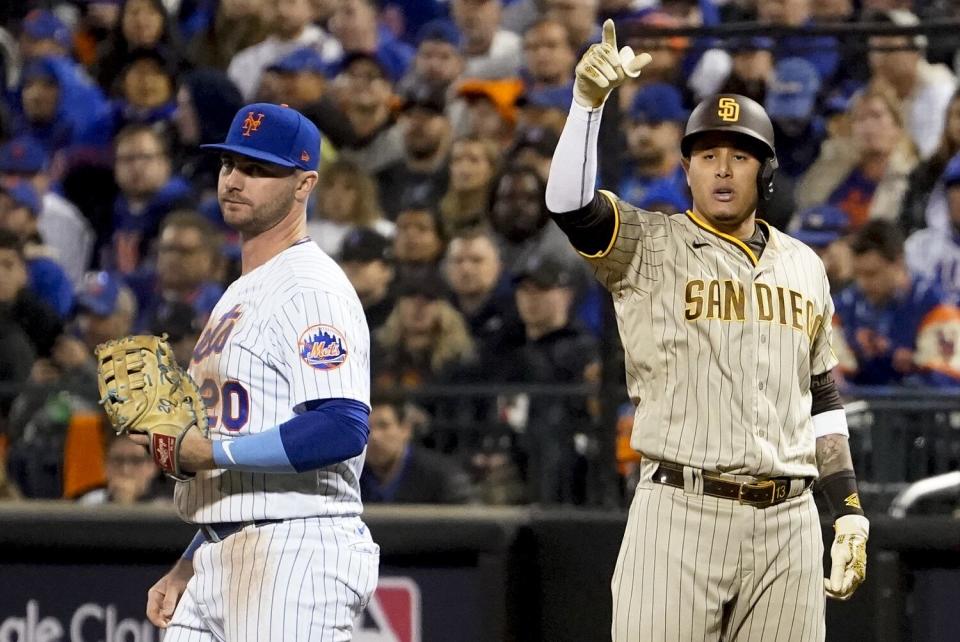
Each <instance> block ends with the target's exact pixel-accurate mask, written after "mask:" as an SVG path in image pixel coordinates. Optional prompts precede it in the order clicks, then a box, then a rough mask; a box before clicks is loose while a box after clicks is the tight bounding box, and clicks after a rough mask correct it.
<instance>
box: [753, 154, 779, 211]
mask: <svg viewBox="0 0 960 642" xmlns="http://www.w3.org/2000/svg"><path fill="white" fill-rule="evenodd" d="M779 166H780V164H779V163H778V162H777V157H776V156H769V157H767V158H766V159H765V160H764V161H763V164H762V165H760V172H759V173H758V174H757V193H758V194H760V198H761V199H763V200H765V201H769V200H770V199H771V198H773V181H774V176H775V175H776V173H777V167H779Z"/></svg>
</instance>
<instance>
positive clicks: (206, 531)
mask: <svg viewBox="0 0 960 642" xmlns="http://www.w3.org/2000/svg"><path fill="white" fill-rule="evenodd" d="M282 521H284V520H282V519H257V520H254V521H252V522H215V523H213V524H198V526H199V527H200V532H201V533H203V536H204V538H206V540H207V541H208V542H210V543H212V544H216V543H217V542H222V541H223V540H225V539H227V538H228V537H230V536H231V535H233V534H234V533H236V532H237V531H240V530H243V529H244V528H246V527H247V526H258V527H259V526H266V525H267V524H279V523H280V522H282Z"/></svg>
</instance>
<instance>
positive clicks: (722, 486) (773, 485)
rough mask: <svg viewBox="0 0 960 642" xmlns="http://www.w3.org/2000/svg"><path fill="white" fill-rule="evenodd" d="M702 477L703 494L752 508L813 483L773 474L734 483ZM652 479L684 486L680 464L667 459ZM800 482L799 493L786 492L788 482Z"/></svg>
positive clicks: (783, 498) (771, 503)
mask: <svg viewBox="0 0 960 642" xmlns="http://www.w3.org/2000/svg"><path fill="white" fill-rule="evenodd" d="M701 477H702V479H703V494H704V495H709V496H710V497H720V498H721V499H732V500H736V501H738V502H740V503H741V504H747V505H749V506H754V507H756V508H769V507H770V506H775V505H777V504H779V503H781V502H783V501H786V500H787V499H789V498H790V497H796V496H797V495H799V494H800V492H802V491H804V490H806V489H808V488H810V486H811V485H813V478H812V477H774V478H773V479H764V480H759V481H754V482H735V481H730V480H728V479H722V478H721V477H718V476H717V475H716V474H715V473H709V472H701ZM653 481H654V482H656V483H658V484H664V485H666V486H673V487H674V488H685V486H686V484H685V483H684V478H683V466H681V465H679V464H673V463H670V462H664V461H661V462H658V464H657V469H656V470H655V471H654V472H653ZM794 481H801V482H803V486H802V488H801V489H800V492H795V493H794V494H792V495H791V494H790V489H791V486H792V482H794Z"/></svg>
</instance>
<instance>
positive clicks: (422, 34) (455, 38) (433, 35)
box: [416, 18, 460, 49]
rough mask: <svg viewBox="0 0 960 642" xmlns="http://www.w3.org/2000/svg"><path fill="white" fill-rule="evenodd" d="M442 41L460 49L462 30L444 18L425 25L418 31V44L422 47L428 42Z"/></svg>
mask: <svg viewBox="0 0 960 642" xmlns="http://www.w3.org/2000/svg"><path fill="white" fill-rule="evenodd" d="M431 40H433V41H440V42H445V43H447V44H449V45H453V46H454V47H456V48H457V49H459V48H460V30H459V29H457V25H455V24H453V23H452V22H451V21H449V20H446V19H444V18H437V19H436V20H431V21H430V22H428V23H426V24H424V25H423V26H422V27H420V29H419V30H418V31H417V37H416V43H417V45H418V46H419V45H421V44H423V43H424V42H427V41H431Z"/></svg>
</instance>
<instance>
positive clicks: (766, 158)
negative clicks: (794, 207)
mask: <svg viewBox="0 0 960 642" xmlns="http://www.w3.org/2000/svg"><path fill="white" fill-rule="evenodd" d="M707 132H733V133H736V134H740V135H742V136H746V137H747V138H749V139H751V140H752V141H753V142H755V143H757V149H758V152H757V153H758V158H759V159H760V163H761V166H760V172H759V173H758V174H757V191H758V192H759V194H760V197H761V198H764V199H768V198H770V196H771V195H772V194H773V176H774V174H775V173H776V171H777V167H779V163H778V162H777V151H776V148H774V145H773V123H771V122H770V117H769V116H767V112H766V111H764V109H763V106H761V105H760V103H758V102H757V101H755V100H753V99H752V98H747V97H746V96H741V95H740V94H715V95H713V96H710V97H709V98H706V99H704V100H703V101H701V102H700V104H699V105H697V106H696V107H695V108H694V110H693V113H691V114H690V118H689V119H688V120H687V128H686V130H684V133H683V139H682V140H681V141H680V152H681V153H682V154H683V157H684V158H690V152H691V151H692V149H693V143H694V141H695V140H696V138H697V137H698V136H700V135H701V134H706V133H707Z"/></svg>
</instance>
